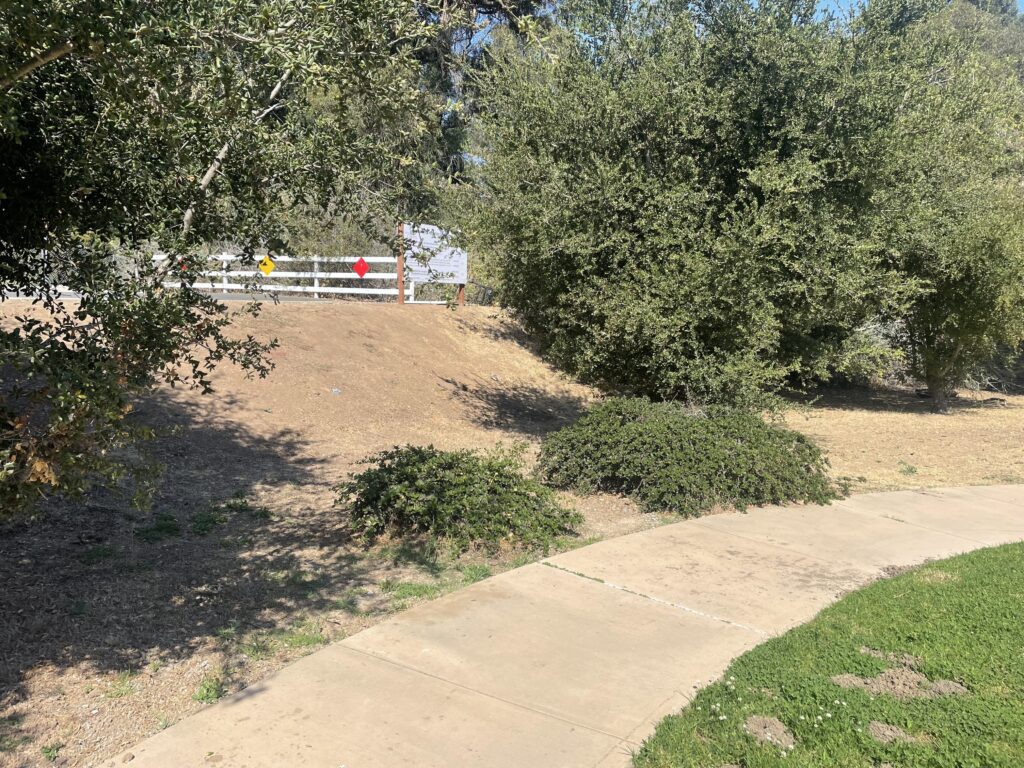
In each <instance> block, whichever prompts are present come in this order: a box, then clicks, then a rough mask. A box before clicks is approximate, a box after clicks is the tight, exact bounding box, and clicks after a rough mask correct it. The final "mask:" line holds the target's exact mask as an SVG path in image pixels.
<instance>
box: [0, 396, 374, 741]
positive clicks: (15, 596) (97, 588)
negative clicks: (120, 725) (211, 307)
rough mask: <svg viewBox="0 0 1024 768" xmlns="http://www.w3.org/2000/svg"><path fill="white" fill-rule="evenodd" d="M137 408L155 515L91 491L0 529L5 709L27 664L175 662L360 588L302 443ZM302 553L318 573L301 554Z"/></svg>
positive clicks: (20, 693)
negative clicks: (158, 475) (270, 505)
mask: <svg viewBox="0 0 1024 768" xmlns="http://www.w3.org/2000/svg"><path fill="white" fill-rule="evenodd" d="M221 402H222V403H223V401H221ZM140 411H141V413H142V417H143V418H144V419H145V420H146V421H147V422H148V423H155V424H157V425H159V426H160V428H161V430H162V431H164V432H165V434H164V436H162V437H161V438H159V439H157V440H155V441H154V442H153V444H152V449H153V451H154V453H155V456H156V458H157V459H158V460H159V461H161V462H162V463H164V464H165V465H166V471H165V474H164V476H163V478H162V481H161V482H160V483H159V487H158V490H157V493H156V496H155V499H154V502H153V505H152V509H151V510H150V511H148V512H145V513H143V512H139V511H138V510H135V509H133V508H132V506H131V505H130V504H129V503H128V502H127V501H126V500H124V499H119V498H117V497H115V496H114V495H112V494H109V493H96V494H93V495H91V496H90V497H89V498H87V499H85V500H83V501H80V502H65V503H51V504H50V505H49V508H48V509H46V510H44V512H43V513H42V515H41V517H40V519H37V520H35V521H30V522H25V523H21V524H18V525H9V526H8V527H7V529H6V530H0V584H2V585H3V587H2V589H0V618H2V621H0V710H2V708H4V707H7V706H12V705H14V704H16V703H17V702H18V701H20V700H22V699H23V697H24V695H25V690H24V684H25V683H24V681H25V676H26V675H28V674H31V671H32V670H33V669H34V668H37V667H40V666H56V667H57V668H59V669H64V668H68V667H72V666H75V665H79V664H82V663H86V664H88V665H90V666H92V667H93V668H95V669H96V670H98V671H115V670H116V671H121V670H126V669H139V668H140V667H141V666H142V665H144V664H147V663H154V662H155V661H164V660H172V659H181V658H184V657H187V656H189V655H190V654H192V653H194V652H195V649H196V648H198V647H199V646H201V645H202V644H203V643H204V642H208V641H209V639H210V638H211V637H213V636H215V635H216V633H218V632H223V631H224V630H225V628H226V627H234V628H236V629H237V630H239V631H246V630H250V629H259V628H261V627H262V626H264V625H266V624H267V623H268V622H269V621H270V620H271V619H270V618H268V617H269V616H272V615H273V613H274V612H275V611H278V613H282V612H289V611H294V609H295V606H296V605H301V606H302V608H303V610H306V609H308V610H311V611H312V610H316V609H318V608H320V607H322V606H321V603H323V602H325V601H326V600H327V598H326V597H322V596H321V595H322V594H328V593H330V592H331V591H333V590H334V589H335V588H337V589H345V588H350V587H353V586H358V585H360V584H362V583H363V582H364V579H365V577H366V573H365V571H364V568H365V566H364V565H363V561H362V559H361V558H359V557H358V555H357V554H356V553H355V552H354V550H353V548H352V547H346V546H345V545H346V543H347V542H349V534H348V532H347V531H346V529H345V525H344V517H343V516H341V515H338V514H337V513H335V512H334V511H333V510H332V509H331V507H330V499H331V490H330V487H329V485H328V484H326V483H325V482H323V481H322V480H321V479H320V477H319V476H318V473H317V469H318V463H319V462H318V461H317V460H314V459H310V458H308V457H309V455H310V452H307V451H304V447H305V446H304V444H303V441H302V440H301V438H300V437H298V436H297V435H296V434H294V433H291V432H278V433H277V434H274V435H271V436H270V437H258V436H256V435H254V434H253V433H251V432H249V431H247V430H246V429H245V428H243V427H241V426H238V425H232V424H228V423H225V422H221V421H217V420H216V419H215V418H214V417H213V415H212V414H211V413H208V412H204V411H202V410H199V409H197V408H195V407H192V408H189V409H183V408H181V407H179V406H177V405H176V404H175V403H174V401H172V400H169V399H166V398H161V399H160V400H154V401H151V402H148V403H146V404H144V405H143V407H142V408H141V409H140ZM258 488H272V489H275V490H278V491H279V490H280V489H289V488H294V489H296V493H295V496H294V498H295V499H296V504H295V506H294V507H293V508H287V507H286V506H285V507H282V505H280V504H277V505H275V510H274V512H273V514H271V512H270V511H269V510H268V509H266V508H264V507H261V506H259V504H258V502H253V503H250V502H248V501H247V499H248V498H249V496H250V495H251V494H253V493H254V492H255V491H256V490H257V489H258ZM313 499H318V500H320V501H316V502H314V501H312V500H313ZM310 550H317V557H316V561H317V563H318V565H317V570H316V572H309V571H308V566H307V570H303V567H302V564H301V563H300V562H299V559H298V554H297V553H302V552H304V551H305V552H309V551H310ZM0 736H2V734H0Z"/></svg>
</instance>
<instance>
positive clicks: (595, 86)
mask: <svg viewBox="0 0 1024 768" xmlns="http://www.w3.org/2000/svg"><path fill="white" fill-rule="evenodd" d="M958 10H959V6H954V7H948V6H947V5H946V4H945V3H941V2H929V0H922V1H921V2H918V1H917V0H879V2H875V3H872V4H870V5H869V6H866V7H865V8H864V9H862V10H861V11H860V12H859V13H858V15H856V16H854V17H853V18H852V19H851V20H849V21H848V22H846V23H840V22H839V21H837V20H835V19H833V18H831V17H830V16H828V15H826V14H824V13H821V12H820V11H819V9H818V8H817V7H816V5H815V3H814V2H794V1H791V0H769V2H758V3H753V2H747V1H746V0H719V1H716V2H704V3H696V4H690V5H685V6H677V5H675V4H673V3H671V2H663V3H654V4H644V5H639V6H634V5H626V6H622V5H620V4H611V5H608V4H606V3H601V2H581V3H578V4H575V5H573V6H569V7H568V8H567V9H565V11H564V13H562V14H561V16H560V17H559V19H560V24H559V26H558V28H557V29H556V30H555V31H554V32H553V33H552V34H551V35H550V36H549V37H548V38H547V39H545V40H544V41H543V42H542V43H541V44H537V45H525V46H524V45H522V44H520V43H519V42H517V41H514V40H512V39H506V40H505V41H504V42H503V43H502V44H501V45H499V46H496V48H495V50H494V61H493V65H492V66H491V67H489V69H488V70H487V72H486V73H485V74H484V75H483V76H482V79H481V81H480V89H481V114H482V117H481V126H480V129H481V131H480V132H481V136H480V143H479V149H478V154H479V156H480V157H481V158H482V159H481V162H480V163H479V164H478V166H477V169H476V172H477V179H478V189H479V190H480V193H481V199H480V200H479V202H478V203H477V204H476V205H475V206H474V207H473V211H472V214H471V215H470V216H469V218H470V220H471V223H470V224H469V226H468V227H467V230H468V231H469V232H470V234H471V237H472V239H473V240H474V242H475V244H476V246H477V248H478V249H479V250H480V251H482V252H483V254H485V256H486V257H487V259H488V260H489V262H490V267H491V269H492V271H494V272H495V273H496V274H497V275H498V276H499V278H500V282H501V289H502V293H501V295H502V298H503V301H504V302H505V303H506V304H507V305H508V306H509V307H511V308H512V309H513V310H514V311H515V312H516V313H517V314H518V315H519V316H520V317H521V318H522V319H523V320H524V322H525V324H526V326H527V328H528V329H529V330H530V331H531V332H532V333H534V334H535V335H536V336H537V337H538V338H539V339H540V340H541V342H542V345H543V347H544V349H545V350H546V352H547V353H548V355H549V356H550V357H551V358H553V359H554V360H555V361H556V362H558V363H559V364H561V365H562V366H564V367H565V368H567V369H568V370H570V371H572V372H574V373H576V374H578V375H580V376H582V377H584V378H586V379H589V380H592V381H595V382H598V383H604V384H606V385H608V386H610V387H612V388H614V389H619V390H626V391H630V392H634V393H640V394H646V395H650V396H652V397H656V398H684V399H688V400H691V401H710V402H729V403H734V404H740V405H763V404H765V402H766V399H768V398H766V397H765V393H766V392H767V393H770V392H771V391H773V390H775V389H776V388H778V387H779V386H780V385H781V384H782V383H783V382H786V381H801V380H807V379H820V378H827V377H828V376H829V375H831V374H832V373H833V372H834V371H835V370H837V368H839V367H840V366H841V365H843V363H844V361H845V360H848V359H850V349H849V345H850V344H851V343H852V344H854V345H855V346H856V345H857V344H859V343H860V340H862V339H863V338H865V336H864V334H863V333H860V329H862V328H864V327H865V326H866V325H868V324H877V323H879V322H883V321H884V322H886V323H887V324H888V326H889V327H891V328H892V329H893V330H894V331H899V330H901V329H903V330H906V329H909V328H910V327H911V326H912V325H913V326H914V327H918V326H920V324H921V323H920V320H919V319H916V318H919V317H920V310H921V307H922V302H923V301H926V299H925V297H927V296H934V297H936V298H935V303H936V304H937V305H938V304H940V305H941V306H942V307H943V309H942V310H941V311H942V313H943V319H942V320H941V323H942V324H943V327H944V328H945V331H944V333H946V334H947V335H949V334H951V331H950V329H952V328H957V329H965V328H967V327H968V326H970V325H972V324H976V323H981V324H982V325H984V326H985V330H984V331H982V332H980V333H977V332H973V331H972V332H968V333H957V334H953V336H955V337H956V338H955V339H954V341H953V342H952V343H953V346H954V347H958V348H959V347H965V348H966V347H969V348H971V349H972V350H973V351H972V352H970V353H966V354H962V355H961V357H962V359H963V360H964V365H948V366H946V367H945V368H944V369H943V372H942V376H943V377H944V380H945V382H946V385H947V386H948V385H949V384H951V383H954V382H955V380H956V379H957V377H958V376H959V375H961V374H962V372H963V370H964V368H965V367H967V366H969V365H971V364H974V363H976V362H977V361H979V360H981V359H983V358H985V357H986V356H987V355H988V354H990V352H991V350H992V344H991V343H990V340H991V339H992V338H995V337H998V338H999V340H1000V341H1001V342H1002V343H1004V344H1011V343H1013V341H1014V339H1018V340H1019V338H1020V333H1019V332H1018V330H1017V327H1018V326H1017V322H1016V320H1015V319H1014V318H1015V317H1016V314H1015V312H1016V309H1015V308H1014V304H1013V300H1012V297H1013V289H1012V287H1011V286H1012V285H1013V284H1014V280H1016V285H1018V286H1019V285H1020V284H1021V283H1022V282H1024V281H1022V279H1021V278H1022V277H1024V273H1022V270H1021V267H1020V265H1019V260H1018V259H1017V257H1016V256H1015V255H1014V254H1015V252H1016V248H1017V245H1015V243H1017V244H1019V242H1020V238H1019V236H1018V235H1017V234H1016V233H1017V231H1018V230H1017V225H1016V224H1014V222H1015V221H1016V222H1018V223H1019V222H1020V220H1021V219H1020V216H1019V212H1018V209H1017V207H1016V206H1017V202H1016V201H1014V200H1013V199H1012V195H1011V194H1010V192H1011V191H1012V190H1014V189H1016V191H1017V192H1018V193H1019V189H1020V187H1019V183H1020V180H1021V178H1022V177H1021V158H1022V144H1021V142H1020V139H1019V137H1020V126H1021V121H1020V107H1019V105H1020V104H1021V101H1020V95H1019V94H1020V91H1019V87H1018V84H1016V83H1015V82H1013V81H1012V80H1011V78H1010V74H1011V68H1010V67H1009V66H1008V63H1012V62H1008V61H1007V60H1006V59H1008V58H1009V57H1005V58H1004V59H1000V58H999V57H997V56H994V55H992V52H991V46H988V45H987V43H986V40H985V39H984V38H983V36H982V35H980V34H978V32H977V31H976V29H974V28H973V27H971V26H970V25H966V26H965V25H962V24H961V25H959V26H958V25H957V23H956V22H955V16H956V13H955V12H957V11H958ZM975 13H976V14H980V13H981V12H978V11H975ZM973 26H974V27H977V25H976V24H975V25H973ZM975 81H977V82H978V83H979V87H978V88H973V89H972V88H971V87H970V83H972V82H975ZM1001 89H1002V90H1001ZM947 162H948V163H951V165H950V166H949V167H947ZM989 182H994V183H989ZM1014 185H1017V186H1016V187H1015V186H1014ZM908 195H909V196H911V197H912V198H913V200H911V201H909V202H910V203H911V204H908V205H905V206H902V208H900V209H899V210H896V209H897V208H899V204H900V203H901V202H903V201H907V197H908ZM1017 197H1018V199H1019V198H1020V195H1019V194H1018V196H1017ZM917 199H919V200H920V201H921V202H920V205H918V204H917V203H916V202H914V200H917ZM943 228H944V229H943ZM940 230H941V231H942V232H944V234H942V235H941V237H944V238H945V240H944V242H945V243H946V245H943V246H939V245H938V240H937V239H935V238H938V237H939V236H940ZM925 232H930V234H928V235H927V237H928V238H932V239H933V242H932V244H931V245H930V246H929V249H925V250H921V248H919V246H920V245H921V244H922V236H923V235H924V233H925ZM954 244H956V245H954ZM954 250H955V251H956V252H957V254H958V255H956V256H955V257H954V256H952V253H953V251H954ZM940 252H942V253H946V254H949V256H948V258H947V256H939V254H940ZM944 260H945V262H946V263H947V266H941V265H940V262H942V261H944ZM957 260H959V261H960V262H961V263H966V264H970V265H971V266H970V268H969V269H966V270H965V269H963V268H960V267H958V268H955V269H950V268H949V266H948V265H949V264H950V263H951V262H952V261H957ZM922 262H924V263H927V264H928V265H929V266H928V267H922V266H920V264H921V263H922ZM983 264H988V265H989V266H988V267H983V266H982V265H983ZM976 268H978V269H981V271H982V272H984V274H985V275H986V277H985V278H984V279H983V280H981V281H980V282H978V281H975V285H974V287H968V286H967V282H965V280H967V279H968V278H967V275H968V274H970V273H972V270H974V269H976ZM939 273H941V274H944V275H946V276H947V277H948V278H949V285H950V286H952V287H953V288H952V290H954V291H961V290H962V291H963V292H964V300H963V301H959V302H952V303H951V302H949V301H948V300H946V298H948V296H947V297H946V298H942V293H943V291H944V290H945V289H943V288H942V279H943V278H942V277H941V275H940V274H939ZM979 288H980V290H981V294H984V295H980V294H978V289H979ZM972 292H973V294H974V295H973V296H968V295H967V294H971V293H972ZM997 306H998V307H999V308H1000V310H1001V311H1000V312H993V311H992V308H994V307H997ZM1016 306H1020V303H1019V302H1018V303H1017V305H1016ZM982 337H985V340H984V341H980V340H981V339H982ZM933 338H934V334H932V335H928V334H925V335H924V336H922V335H921V334H920V333H915V334H914V339H916V341H913V342H910V344H909V348H910V351H911V352H912V353H913V354H916V355H919V356H920V355H923V354H924V350H925V349H927V350H928V354H930V355H931V354H935V353H936V351H937V350H940V348H941V344H938V343H936V342H935V341H934V340H933ZM938 353H939V354H944V353H942V352H941V351H940V352H938Z"/></svg>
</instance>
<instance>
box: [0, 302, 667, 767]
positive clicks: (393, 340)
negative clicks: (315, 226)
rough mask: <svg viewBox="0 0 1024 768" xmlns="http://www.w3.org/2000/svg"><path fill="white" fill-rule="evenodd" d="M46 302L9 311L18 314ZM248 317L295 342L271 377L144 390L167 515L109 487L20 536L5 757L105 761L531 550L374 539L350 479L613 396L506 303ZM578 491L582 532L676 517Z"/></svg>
mask: <svg viewBox="0 0 1024 768" xmlns="http://www.w3.org/2000/svg"><path fill="white" fill-rule="evenodd" d="M25 311H31V310H30V308H28V307H27V305H25V304H23V303H22V304H20V305H19V304H18V303H15V302H7V303H5V304H4V305H0V315H4V316H6V320H7V322H10V320H11V316H12V315H13V314H16V313H19V312H25ZM3 320H4V318H3V317H0V322H2V321H3ZM236 330H237V332H239V333H252V334H254V335H256V336H258V337H261V338H265V339H269V338H271V337H276V338H277V339H278V340H279V342H280V345H281V346H280V348H279V349H278V350H276V351H275V352H274V353H273V358H274V361H275V363H276V366H277V367H276V370H275V371H274V372H273V373H272V375H271V376H270V377H269V378H267V379H265V380H259V379H256V380H248V379H246V378H245V377H244V376H243V375H242V373H241V372H240V371H238V370H236V369H232V368H230V367H226V366H225V367H224V368H222V369H220V370H219V371H218V372H217V373H216V375H215V377H214V385H215V387H216V392H215V393H214V394H212V395H207V396H202V395H200V394H199V393H197V392H194V391H187V390H170V389H165V390H162V391H160V392H158V393H157V394H156V395H154V396H152V397H149V398H147V399H146V401H145V402H142V403H140V404H139V407H138V409H137V417H138V418H141V419H144V420H145V421H147V422H149V423H151V424H154V425H156V426H157V427H158V428H159V432H160V436H159V437H158V438H157V439H156V440H154V441H153V442H152V443H151V444H150V445H149V446H148V449H149V450H150V451H152V453H153V454H154V455H155V458H156V459H157V460H158V461H160V462H161V463H162V464H163V465H164V466H165V468H166V469H165V472H164V475H163V477H162V479H161V480H160V482H159V487H158V490H157V493H156V498H155V499H154V503H153V507H152V509H151V510H148V511H145V512H140V511H138V510H135V509H133V508H132V507H131V506H130V505H129V504H128V503H127V502H126V500H124V499H122V498H118V497H116V496H114V495H112V494H109V493H104V492H97V493H95V494H93V495H91V496H90V498H88V499H87V500H85V501H84V502H75V503H63V504H62V503H53V504H51V505H49V507H48V508H47V509H46V510H45V512H44V514H43V515H42V516H41V517H40V518H39V519H37V520H35V521H32V522H28V523H19V524H15V525H8V526H7V527H6V528H4V529H0V583H2V584H3V589H2V590H0V617H2V621H0V765H3V766H7V765H11V766H18V767H19V768H20V767H21V766H44V765H49V764H51V758H52V759H53V762H55V763H56V764H58V765H66V766H89V765H94V764H97V763H98V762H99V761H100V760H102V759H103V758H104V757H106V756H109V755H111V754H114V753H117V752H119V751H121V750H122V749H125V748H127V747H129V746H130V745H131V744H133V743H135V742H137V741H139V740H140V739H142V738H144V737H145V736H146V735H148V734H151V733H153V732H154V731H156V730H158V729H160V728H164V727H166V726H167V725H169V724H170V723H173V722H175V721H176V720H178V719H180V718H182V717H184V716H186V715H188V714H189V713H190V712H192V711H195V710H196V709H198V708H201V707H202V706H205V705H206V704H207V703H208V702H210V701H213V700H215V699H216V698H218V697H219V696H221V695H223V694H224V693H229V692H232V691H236V690H239V689H241V688H243V687H245V686H247V685H250V684H252V683H253V682H255V681H257V680H259V679H260V678H262V677H265V676H266V675H267V674H270V673H272V672H273V671H274V670H276V669H278V668H280V667H281V666H282V665H283V664H286V663H287V662H288V661H290V660H291V659H294V658H295V657H296V656H298V655H301V654H303V653H308V652H309V651H311V650H315V649H316V648H317V647H319V646H320V645H321V644H323V643H325V642H329V641H330V640H332V639H337V638H339V637H343V636H345V635H346V634H350V633H352V632H355V631H358V630H359V629H361V628H363V627H366V626H368V625H369V624H372V623H374V622H376V621H379V620H380V619H381V618H383V617H385V616H387V615H389V614H390V613H392V612H394V611H396V610H401V609H402V608H404V607H406V606H407V605H409V604H410V603H411V602H414V601H416V600H420V599H427V598H430V597H433V596H435V595H437V594H440V593H442V592H444V591H446V590H449V589H454V588H457V587H458V586H460V585H462V584H465V583H467V582H469V581H472V580H475V579H478V578H482V577H485V576H487V575H489V574H490V573H492V572H494V571H497V570H499V569H501V568H505V567H509V566H512V565H515V564H516V563H517V561H516V559H515V557H516V556H515V555H514V554H510V555H509V556H508V557H507V558H502V557H499V558H493V557H491V558H484V557H483V556H482V555H481V556H480V557H479V558H478V559H477V560H476V561H475V562H474V561H473V558H469V561H467V560H466V559H463V560H462V561H459V562H448V561H444V560H440V561H439V560H438V559H437V558H436V557H434V556H433V554H432V553H430V552H424V551H418V550H415V549H409V548H404V547H398V546H390V547H389V546H386V545H385V546H378V547H375V548H373V549H367V548H366V547H365V546H363V545H362V544H361V543H359V542H357V541H354V540H352V538H351V537H350V535H349V532H348V530H347V527H346V524H345V518H344V513H343V511H342V510H339V509H338V508H336V507H335V506H334V505H333V502H334V499H335V496H336V494H335V492H334V490H333V487H334V486H335V485H336V484H337V483H338V482H340V481H342V480H344V479H345V478H346V476H347V474H348V473H349V472H350V471H352V470H353V469H357V468H358V466H359V464H358V462H359V461H360V459H362V458H364V457H365V456H367V455H368V454H370V453H372V452H374V451H378V450H381V449H385V448H389V447H391V446H393V445H396V444H402V443H406V442H410V443H433V444H435V445H437V446H439V447H445V448H463V447H467V448H475V447H489V446H492V445H494V444H495V443H496V442H499V441H501V442H505V443H509V442H512V441H523V440H525V441H528V442H530V443H531V444H535V443H536V442H537V439H538V438H539V437H540V436H541V435H542V434H544V433H545V432H547V431H548V430H551V429H554V428H557V427H559V426H561V425H563V424H565V423H568V422H569V421H571V420H572V419H573V418H574V417H575V416H576V415H577V414H578V413H579V411H580V409H581V408H582V407H584V405H585V404H586V402H587V401H588V400H589V399H590V398H591V397H593V394H594V393H593V392H592V391H591V390H589V389H587V388H585V387H582V386H579V385H578V384H575V383H574V382H572V381H571V380H569V379H567V378H566V377H565V376H563V375H561V374H559V373H558V372H556V371H555V370H553V369H552V368H550V367H549V366H547V365H546V364H544V363H543V362H542V361H541V360H540V359H539V358H538V357H537V356H536V355H535V354H534V353H533V352H532V351H531V350H530V348H529V346H528V344H527V343H526V342H525V340H524V338H523V337H522V335H521V334H519V333H518V332H517V331H516V329H515V327H514V325H512V324H511V323H509V322H508V321H507V320H505V319H502V318H501V317H500V316H499V315H498V313H497V312H496V311H495V310H493V309H484V308H478V307H466V308H460V309H459V310H457V311H452V310H449V309H446V308H443V307H436V306H406V307H398V306H395V305H385V304H357V303H323V304H314V303H296V302H289V303H285V304H281V305H278V306H268V307H267V308H266V310H265V312H264V313H263V315H262V316H261V317H260V318H258V319H256V320H251V319H249V320H246V322H245V324H244V325H240V326H239V327H238V328H237V329H236ZM567 501H568V503H571V504H575V505H578V506H579V507H580V508H581V510H582V511H583V512H584V514H585V515H586V517H587V523H586V526H585V527H584V529H583V531H581V535H580V537H579V539H578V540H577V543H582V542H585V541H587V540H588V538H589V537H594V536H601V535H613V534H616V533H622V532H626V531H629V530H636V529H637V528H640V527H645V526H649V525H654V524H657V522H658V520H657V519H656V518H653V517H652V516H649V515H647V516H644V515H640V514H639V513H638V512H637V511H636V510H635V508H634V507H633V505H632V504H631V503H629V502H628V501H625V500H622V499H617V498H613V497H605V496H598V497H593V498H589V499H574V498H567ZM572 544H573V542H567V545H569V546H571V545H572Z"/></svg>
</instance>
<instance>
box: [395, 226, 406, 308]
mask: <svg viewBox="0 0 1024 768" xmlns="http://www.w3.org/2000/svg"><path fill="white" fill-rule="evenodd" d="M395 234H396V235H397V236H398V252H397V258H396V259H395V275H396V277H397V280H398V303H399V304H405V228H404V227H403V226H402V222H398V226H397V227H395Z"/></svg>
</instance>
